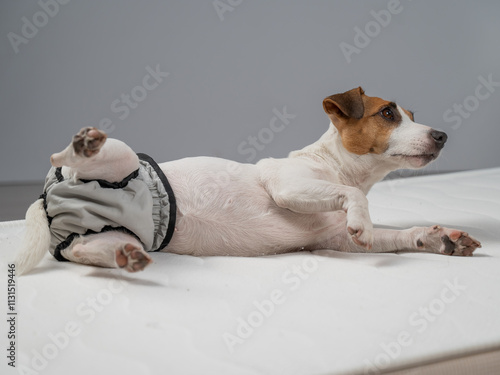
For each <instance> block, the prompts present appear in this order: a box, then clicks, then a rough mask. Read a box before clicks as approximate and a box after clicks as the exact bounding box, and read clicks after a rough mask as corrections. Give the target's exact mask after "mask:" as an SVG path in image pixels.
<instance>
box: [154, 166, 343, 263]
mask: <svg viewBox="0 0 500 375" xmlns="http://www.w3.org/2000/svg"><path fill="white" fill-rule="evenodd" d="M160 167H161V168H162V170H163V171H164V173H165V175H166V176H167V178H168V179H169V182H170V184H171V185H172V189H173V190H174V193H175V197H176V201H177V208H178V215H177V222H176V231H175V232H174V236H173V238H172V240H171V242H170V244H169V245H168V247H167V248H166V249H165V250H164V251H168V252H173V253H178V254H190V255H196V256H207V255H233V256H235V255H236V256H257V255H269V254H279V253H284V252H289V251H295V250H301V249H303V248H309V247H311V246H313V245H314V244H316V243H318V242H321V241H322V240H324V239H325V238H327V237H328V233H329V232H330V231H329V229H330V227H331V226H332V225H335V218H334V217H332V214H331V213H318V214H312V215H304V214H297V213H294V212H291V211H289V210H286V209H282V208H280V207H278V206H277V205H276V204H275V203H274V201H273V200H272V199H271V197H270V196H269V194H268V193H267V191H266V190H265V189H264V187H263V186H262V184H261V182H260V175H259V169H258V167H256V166H255V165H251V164H239V163H236V162H232V161H228V160H224V159H218V158H208V157H199V158H186V159H182V160H178V161H173V162H169V163H163V164H160ZM333 216H334V215H333Z"/></svg>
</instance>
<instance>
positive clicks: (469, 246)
mask: <svg viewBox="0 0 500 375" xmlns="http://www.w3.org/2000/svg"><path fill="white" fill-rule="evenodd" d="M417 245H418V247H419V248H428V249H429V250H432V251H433V252H435V253H440V254H445V255H457V256H471V255H472V253H473V252H474V250H476V249H477V248H479V247H481V243H480V242H479V241H478V240H476V239H475V238H474V237H472V236H469V234H468V233H466V232H463V231H461V230H458V229H448V228H443V227H441V226H439V225H434V226H432V227H429V228H427V229H426V235H425V236H424V238H423V239H419V240H417ZM420 245H421V246H420Z"/></svg>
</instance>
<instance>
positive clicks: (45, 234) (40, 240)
mask: <svg viewBox="0 0 500 375" xmlns="http://www.w3.org/2000/svg"><path fill="white" fill-rule="evenodd" d="M43 204H44V202H43V199H41V198H40V199H38V200H37V201H35V203H33V204H32V205H31V206H30V208H28V211H27V212H26V235H25V236H24V243H23V246H22V248H21V249H20V250H18V252H17V254H16V260H15V261H14V263H15V264H16V271H17V272H16V273H17V274H18V275H22V274H25V273H27V272H29V271H31V270H32V269H33V268H34V267H35V266H36V265H37V264H38V263H40V261H41V260H42V258H43V256H44V255H45V253H46V252H47V251H48V249H49V246H50V230H49V222H48V219H47V215H46V213H45V209H44V207H43Z"/></svg>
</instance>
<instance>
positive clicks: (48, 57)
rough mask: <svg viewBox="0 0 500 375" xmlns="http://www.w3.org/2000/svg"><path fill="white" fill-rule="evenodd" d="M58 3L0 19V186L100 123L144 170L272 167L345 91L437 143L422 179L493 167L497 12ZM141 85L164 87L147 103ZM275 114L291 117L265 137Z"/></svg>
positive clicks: (34, 171)
mask: <svg viewBox="0 0 500 375" xmlns="http://www.w3.org/2000/svg"><path fill="white" fill-rule="evenodd" d="M66 2H67V4H66ZM60 3H65V4H60ZM60 3H57V4H59V5H57V6H56V5H55V4H56V3H55V0H41V1H40V2H36V1H15V2H14V1H2V2H1V3H0V61H1V65H0V98H1V100H0V121H1V135H0V142H1V143H0V171H1V173H0V182H23V181H35V180H41V179H43V178H44V176H45V174H46V171H47V169H48V168H49V166H50V165H49V156H50V154H51V153H53V152H56V151H59V150H61V149H62V148H64V147H65V146H66V145H67V144H68V143H69V140H70V139H71V136H72V135H73V134H74V133H75V132H77V131H78V129H79V128H81V127H83V126H99V124H100V123H101V126H102V125H104V127H105V128H107V129H108V130H111V136H112V137H115V138H119V139H122V140H124V141H125V142H127V143H129V144H130V145H131V146H132V147H133V148H134V149H135V150H136V151H138V152H139V151H142V152H148V153H149V154H151V155H152V156H153V157H155V158H157V159H158V161H167V160H170V159H177V158H181V157H185V156H195V155H212V156H220V157H225V158H230V159H234V160H237V161H242V162H243V161H247V160H250V161H253V162H255V161H257V160H258V159H260V158H262V157H266V156H273V157H283V156H286V155H287V154H288V152H289V151H291V150H293V149H297V148H301V147H302V146H304V145H306V144H308V143H311V142H313V141H315V140H316V139H317V138H319V136H320V135H321V134H322V133H323V132H324V131H325V130H326V129H327V125H328V119H327V118H326V116H325V115H324V113H323V111H322V105H321V103H322V99H323V98H324V97H325V96H328V95H331V94H334V93H337V92H342V91H345V90H348V89H351V88H353V87H356V86H359V85H362V86H363V87H364V88H365V90H366V92H367V94H368V95H374V96H381V97H383V98H386V99H390V100H397V101H398V103H400V104H401V105H403V106H405V107H407V108H409V109H412V110H414V111H415V112H416V119H417V121H418V122H420V123H424V124H427V125H431V126H433V127H435V128H439V129H442V130H445V131H446V132H447V133H448V135H449V143H448V145H447V147H446V148H445V152H444V155H443V156H442V158H441V159H440V160H438V161H437V162H436V163H434V164H432V165H431V166H429V167H428V168H427V169H426V170H425V171H426V172H436V171H437V172H445V171H453V170H464V169H475V168H488V167H495V166H499V165H500V148H499V147H498V141H499V139H500V126H499V122H500V120H499V119H500V116H499V114H498V108H499V104H500V87H498V84H497V86H495V84H493V86H490V87H489V91H488V87H481V88H479V89H478V90H479V91H477V87H478V86H480V85H483V84H482V83H481V80H482V79H485V80H488V79H490V80H493V81H494V82H500V48H499V39H500V22H499V20H500V2H498V1H496V0H491V1H474V2H472V1H466V0H460V1H457V0H447V1H434V0H433V1H430V0H429V1H411V0H401V1H400V4H399V5H398V6H396V5H397V4H396V3H397V0H390V1H388V0H383V1H288V0H287V1H277V0H275V1H258V0H251V1H250V0H244V1H241V0H220V1H216V2H214V1H212V0H208V1H181V0H178V1H149V0H148V1H147V0H142V1H131V0H127V1H124V0H113V1H111V0H109V1H102V2H101V1H77V0H72V1H68V0H64V1H63V0H60ZM43 4H45V5H44V6H43V7H42V5H43ZM214 4H215V5H214ZM223 4H225V5H223ZM216 6H217V7H218V8H219V14H218V12H217V10H216ZM43 8H45V9H46V10H43ZM391 11H392V12H393V13H390V12H391ZM41 12H44V13H45V16H44V15H43V14H41ZM49 13H50V14H49ZM374 14H378V16H374ZM388 14H390V15H391V17H390V20H389V19H388V18H389V17H388ZM377 18H378V21H377ZM26 20H27V21H26ZM30 23H32V24H33V26H34V27H36V29H37V30H38V31H37V32H36V35H33V34H34V33H35V30H34V27H33V26H30V25H29V24H30ZM36 25H38V26H36ZM377 25H378V26H377ZM355 28H359V29H355ZM357 30H362V31H363V32H364V33H368V34H369V35H371V36H368V38H369V40H367V38H366V37H365V38H363V37H360V36H359V35H358V37H356V34H359V32H358V31H357ZM14 34H16V35H14ZM21 38H25V39H21ZM20 40H22V42H20ZM342 43H344V44H342ZM347 44H349V45H351V46H352V48H357V51H356V53H353V54H352V55H350V56H349V59H350V62H349V61H348V59H347V58H346V55H345V54H344V53H343V52H342V49H341V46H342V45H343V46H345V47H346V46H347ZM16 49H17V51H16ZM148 67H149V68H148ZM148 69H153V70H155V69H158V70H159V71H161V72H163V73H165V74H166V73H168V76H166V77H161V76H160V77H159V78H158V81H160V80H161V82H156V83H157V85H156V87H154V88H153V86H155V81H154V80H151V79H148V78H147V75H148V74H150V73H148ZM163 73H162V74H163ZM165 74H164V75H165ZM481 77H482V78H481ZM488 77H489V78H488ZM143 80H146V81H144V82H143ZM144 85H146V86H147V87H148V88H149V89H150V90H149V91H148V90H147V89H145V88H144ZM483 86H484V85H483ZM122 94H128V95H131V94H134V95H135V98H136V99H137V102H136V101H135V100H134V99H132V100H134V103H131V104H129V106H135V107H136V108H133V109H130V108H129V113H127V112H126V110H125V109H124V108H123V106H126V104H125V103H124V102H122V100H123V98H124V97H122ZM144 94H146V97H145V98H144ZM464 101H465V103H464ZM459 104H460V105H465V107H464V108H462V109H459V108H458V107H457V106H456V105H459ZM454 105H455V107H454ZM285 106H286V111H287V113H289V114H291V115H295V117H294V118H293V119H290V120H289V122H288V124H286V126H284V127H283V130H282V131H280V132H272V131H270V130H263V129H266V128H269V124H270V121H271V119H272V118H273V117H274V116H275V111H279V112H282V111H283V108H284V107H285ZM113 108H114V109H113ZM273 111H274V112H273ZM454 112H456V113H454ZM101 121H103V122H101ZM277 124H280V122H277ZM259 135H260V136H261V140H260V141H259V147H258V149H257V147H254V146H250V144H248V143H247V144H243V145H242V142H248V137H252V136H255V137H258V136H259ZM262 139H263V140H264V141H262ZM265 142H267V143H265ZM250 148H254V151H255V152H254V153H252V151H249V149H250Z"/></svg>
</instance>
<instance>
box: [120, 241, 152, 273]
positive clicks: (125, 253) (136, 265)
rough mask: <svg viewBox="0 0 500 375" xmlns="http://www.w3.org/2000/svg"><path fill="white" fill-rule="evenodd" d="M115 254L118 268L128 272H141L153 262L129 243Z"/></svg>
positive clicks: (139, 249)
mask: <svg viewBox="0 0 500 375" xmlns="http://www.w3.org/2000/svg"><path fill="white" fill-rule="evenodd" d="M115 253H116V257H115V259H116V264H117V265H118V267H120V268H124V269H126V270H127V271H128V272H137V271H142V270H144V268H146V266H147V265H148V264H149V263H151V262H152V261H153V260H152V259H151V257H150V256H149V255H148V254H147V253H146V252H145V251H144V250H142V249H141V248H139V247H136V246H134V245H132V244H130V243H128V244H126V245H124V246H123V247H122V248H121V249H118V250H116V252H115Z"/></svg>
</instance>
